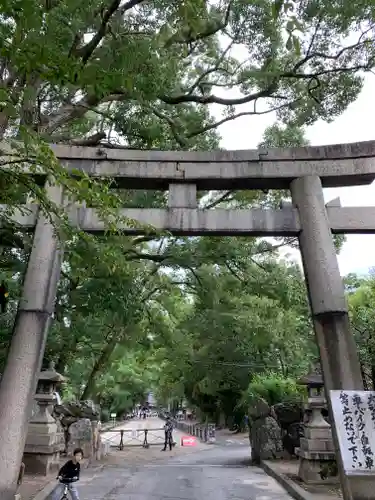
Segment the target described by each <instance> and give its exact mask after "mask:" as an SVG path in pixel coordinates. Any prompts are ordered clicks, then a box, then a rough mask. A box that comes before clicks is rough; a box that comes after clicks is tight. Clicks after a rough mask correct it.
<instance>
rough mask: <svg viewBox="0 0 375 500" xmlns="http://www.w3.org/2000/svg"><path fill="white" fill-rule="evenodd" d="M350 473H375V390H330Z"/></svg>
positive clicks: (347, 468)
mask: <svg viewBox="0 0 375 500" xmlns="http://www.w3.org/2000/svg"><path fill="white" fill-rule="evenodd" d="M329 397H330V399H331V404H332V410H333V417H334V419H335V424H336V431H337V436H338V441H339V446H340V453H341V458H342V462H343V466H344V470H345V473H346V474H347V475H368V474H374V473H375V456H374V454H375V392H374V391H344V390H342V391H329Z"/></svg>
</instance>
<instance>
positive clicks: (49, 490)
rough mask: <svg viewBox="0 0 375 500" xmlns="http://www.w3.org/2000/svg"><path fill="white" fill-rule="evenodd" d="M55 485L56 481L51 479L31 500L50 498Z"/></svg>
mask: <svg viewBox="0 0 375 500" xmlns="http://www.w3.org/2000/svg"><path fill="white" fill-rule="evenodd" d="M56 485H57V481H56V479H53V480H52V481H50V482H49V483H48V484H46V485H45V487H44V488H43V489H41V490H40V491H38V493H37V494H36V495H35V496H34V497H33V498H32V500H45V499H46V498H47V497H49V496H50V494H51V493H52V491H53V490H54V489H55V487H56Z"/></svg>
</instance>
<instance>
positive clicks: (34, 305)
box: [0, 185, 63, 500]
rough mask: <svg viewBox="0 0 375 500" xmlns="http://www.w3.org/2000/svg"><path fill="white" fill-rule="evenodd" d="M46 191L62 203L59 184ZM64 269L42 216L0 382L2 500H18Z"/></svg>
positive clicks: (54, 200) (57, 202) (37, 226)
mask: <svg viewBox="0 0 375 500" xmlns="http://www.w3.org/2000/svg"><path fill="white" fill-rule="evenodd" d="M46 191H47V195H48V196H49V198H50V199H51V201H53V202H54V203H56V204H57V205H61V204H62V202H63V190H62V188H61V186H52V185H47V187H46ZM60 265H61V252H60V249H59V247H58V239H57V236H56V234H55V228H54V227H53V226H52V224H51V222H50V220H49V219H48V218H47V217H45V216H44V215H43V213H42V212H40V213H39V217H38V221H37V224H36V227H35V233H34V240H33V246H32V250H31V253H30V257H29V262H28V266H27V271H26V274H25V279H24V285H23V293H22V297H21V300H20V303H19V306H18V311H17V316H16V319H15V323H14V327H13V335H12V340H11V345H10V349H9V353H8V357H7V362H6V366H5V370H4V373H3V376H2V379H1V383H0V500H14V496H15V492H16V488H17V479H18V475H19V471H20V466H21V462H22V455H23V450H24V448H25V441H26V435H27V428H28V422H29V417H30V412H31V405H32V401H33V398H34V395H35V390H36V384H37V376H38V374H39V372H40V369H41V365H42V360H43V355H44V349H45V344H46V340H47V335H48V328H49V325H50V321H51V316H52V313H53V309H54V302H55V297H56V290H57V285H58V281H59V276H60Z"/></svg>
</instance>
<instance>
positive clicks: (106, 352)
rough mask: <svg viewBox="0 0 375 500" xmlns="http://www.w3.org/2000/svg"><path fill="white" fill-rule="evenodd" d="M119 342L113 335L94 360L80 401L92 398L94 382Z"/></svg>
mask: <svg viewBox="0 0 375 500" xmlns="http://www.w3.org/2000/svg"><path fill="white" fill-rule="evenodd" d="M118 342H119V338H118V337H117V336H116V335H114V336H113V337H112V338H111V340H110V341H109V342H108V344H107V345H106V346H105V347H104V349H103V350H102V352H101V353H100V356H99V358H98V359H97V360H96V362H95V364H94V366H93V369H92V370H91V373H90V375H89V378H88V380H87V382H86V386H85V388H84V390H83V392H82V394H81V397H80V400H81V401H84V400H85V399H89V398H90V397H91V398H92V397H93V393H94V390H95V381H96V378H97V376H98V375H100V374H101V373H102V371H103V369H104V368H105V366H106V364H107V363H108V361H109V359H110V357H111V355H112V353H113V351H114V350H115V348H116V346H117V343H118Z"/></svg>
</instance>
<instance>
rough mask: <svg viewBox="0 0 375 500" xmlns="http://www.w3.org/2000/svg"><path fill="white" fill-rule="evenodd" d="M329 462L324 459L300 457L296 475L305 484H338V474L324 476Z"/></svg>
mask: <svg viewBox="0 0 375 500" xmlns="http://www.w3.org/2000/svg"><path fill="white" fill-rule="evenodd" d="M329 463H330V462H328V461H326V460H309V459H307V458H303V457H300V459H299V470H298V476H299V478H300V479H302V481H303V482H304V483H306V484H338V483H339V482H340V480H339V476H338V475H336V476H329V475H328V476H327V477H324V476H325V472H326V471H325V469H327V467H328V465H329ZM326 473H327V472H326Z"/></svg>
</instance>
